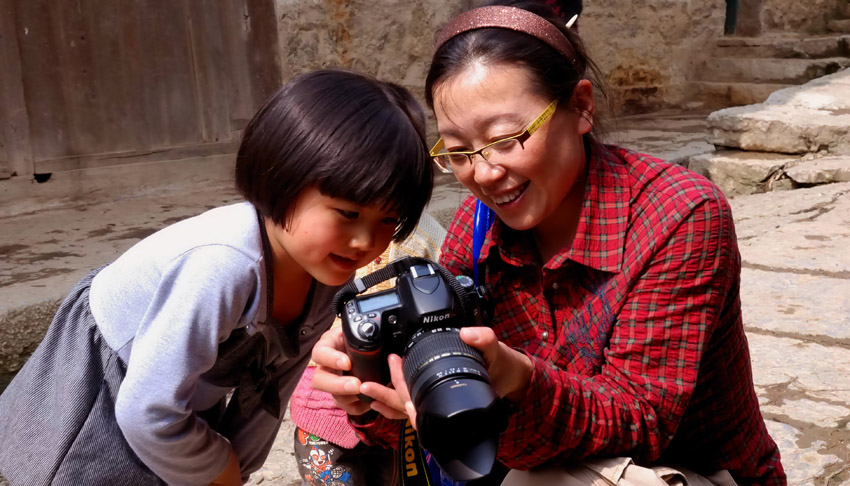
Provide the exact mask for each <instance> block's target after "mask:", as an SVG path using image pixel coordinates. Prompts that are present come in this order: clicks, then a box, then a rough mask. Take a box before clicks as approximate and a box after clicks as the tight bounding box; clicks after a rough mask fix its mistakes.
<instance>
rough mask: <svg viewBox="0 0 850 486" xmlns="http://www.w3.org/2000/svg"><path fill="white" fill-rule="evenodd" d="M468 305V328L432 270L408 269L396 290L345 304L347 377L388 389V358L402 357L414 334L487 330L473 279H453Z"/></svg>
mask: <svg viewBox="0 0 850 486" xmlns="http://www.w3.org/2000/svg"><path fill="white" fill-rule="evenodd" d="M457 281H458V283H460V286H461V288H462V289H463V290H462V291H463V292H465V293H466V294H467V296H468V297H469V300H470V302H471V303H472V312H473V319H474V321H473V322H466V321H465V317H464V315H463V310H462V308H461V305H460V302H459V300H458V299H459V296H458V297H456V296H455V295H453V293H454V291H453V289H452V288H450V286H449V285H448V283H447V282H446V280H445V278H444V276H443V275H441V274H440V273H439V272H437V271H436V270H435V268H434V265H432V264H429V263H421V264H417V265H411V266H409V267H408V269H407V270H406V271H404V270H403V271H402V273H400V274H399V275H398V280H397V281H396V286H395V287H394V288H391V289H388V290H384V291H381V292H375V293H372V294H366V295H360V296H356V297H354V298H352V299H351V300H349V301H348V302H346V303H345V305H344V308H343V312H342V315H341V318H342V329H343V334H344V335H345V347H346V352H347V353H348V355H349V357H350V358H351V374H352V375H354V376H356V377H357V378H359V379H360V380H361V381H374V382H377V383H381V384H387V383H389V381H390V376H389V369H388V368H387V357H388V356H389V355H390V354H393V353H395V354H397V355H399V356H404V355H405V354H406V353H405V349H406V348H407V347H408V346H409V345H411V344H412V341H411V340H412V338H413V337H414V335H416V334H417V333H420V332H422V331H424V330H429V329H440V330H442V329H449V328H460V327H463V326H470V325H485V322H486V317H485V315H484V314H485V309H486V305H485V302H486V301H485V299H484V297H483V296H482V295H481V294H479V292H478V290H477V289H475V288H474V286H473V284H472V279H470V278H469V277H466V276H460V277H457Z"/></svg>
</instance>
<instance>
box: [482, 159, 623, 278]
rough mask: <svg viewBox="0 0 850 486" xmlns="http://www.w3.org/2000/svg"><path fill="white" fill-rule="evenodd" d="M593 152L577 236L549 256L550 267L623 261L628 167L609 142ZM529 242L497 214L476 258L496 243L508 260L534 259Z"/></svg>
mask: <svg viewBox="0 0 850 486" xmlns="http://www.w3.org/2000/svg"><path fill="white" fill-rule="evenodd" d="M592 154H593V155H592V156H591V157H590V159H589V163H588V180H587V189H586V190H585V197H584V203H583V205H582V209H581V215H580V216H579V223H578V228H577V229H576V236H575V239H574V240H573V244H572V246H571V247H570V248H569V249H566V250H561V251H560V252H558V253H557V254H556V255H555V256H554V257H552V259H551V260H550V261H549V263H548V264H547V267H549V268H557V267H560V266H562V265H564V263H565V262H566V261H567V260H573V261H575V262H576V263H580V264H582V265H585V266H588V267H591V268H595V269H598V270H602V271H606V272H618V271H619V270H620V266H621V265H622V262H623V252H624V246H625V241H626V227H627V225H628V220H629V200H630V198H631V190H630V184H629V181H628V177H629V174H628V169H627V167H626V165H625V164H624V163H623V161H622V160H621V158H620V157H619V156H618V155H617V154H616V153H615V152H614V151H613V150H612V149H611V148H609V147H607V146H604V145H601V144H599V145H596V146H595V147H594V150H593V151H592ZM533 244H534V239H533V237H532V235H531V232H530V231H514V230H512V229H511V228H509V227H508V226H506V225H505V224H503V223H502V222H501V220H499V219H498V218H496V220H495V222H494V223H493V227H492V228H491V229H490V231H488V232H487V236H486V238H485V240H484V242H483V244H482V246H481V255H480V257H479V261H483V260H484V259H486V257H487V255H489V253H490V251H491V250H492V249H493V247H496V248H498V251H499V253H500V256H501V258H502V260H503V261H504V262H505V263H507V264H508V265H512V266H522V265H530V264H534V263H535V261H536V258H537V257H536V254H535V252H534V251H533V250H532V248H533Z"/></svg>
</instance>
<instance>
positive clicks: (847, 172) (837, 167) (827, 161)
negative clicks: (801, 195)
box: [785, 155, 850, 184]
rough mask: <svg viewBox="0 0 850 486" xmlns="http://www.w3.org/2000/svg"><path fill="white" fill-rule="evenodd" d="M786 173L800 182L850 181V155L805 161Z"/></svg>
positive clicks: (826, 182)
mask: <svg viewBox="0 0 850 486" xmlns="http://www.w3.org/2000/svg"><path fill="white" fill-rule="evenodd" d="M785 174H786V175H787V176H788V177H789V178H790V179H791V180H793V181H794V182H796V183H798V184H828V183H833V182H850V155H846V156H836V157H824V158H821V159H814V160H811V161H805V162H803V163H801V164H799V165H796V166H794V167H791V168H789V169H788V170H787V171H785Z"/></svg>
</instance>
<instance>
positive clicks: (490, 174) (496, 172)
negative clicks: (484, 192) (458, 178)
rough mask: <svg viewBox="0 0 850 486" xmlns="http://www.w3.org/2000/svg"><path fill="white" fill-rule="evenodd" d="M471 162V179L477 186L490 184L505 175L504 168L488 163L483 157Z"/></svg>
mask: <svg viewBox="0 0 850 486" xmlns="http://www.w3.org/2000/svg"><path fill="white" fill-rule="evenodd" d="M473 162H474V165H473V166H472V172H473V173H472V177H473V179H474V180H475V183H476V184H478V185H479V186H487V185H489V184H492V183H493V182H495V181H497V180H498V179H499V178H500V177H502V176H504V175H505V168H504V167H502V166H501V165H499V164H494V163H492V162H488V161H487V159H485V158H484V157H481V156H477V157H476V160H474V161H473Z"/></svg>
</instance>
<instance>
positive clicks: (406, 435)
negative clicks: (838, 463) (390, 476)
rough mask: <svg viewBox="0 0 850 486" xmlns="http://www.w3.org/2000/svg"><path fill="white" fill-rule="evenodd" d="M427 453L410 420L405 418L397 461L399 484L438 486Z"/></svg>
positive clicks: (405, 485) (399, 485) (402, 485)
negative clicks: (420, 444) (433, 478)
mask: <svg viewBox="0 0 850 486" xmlns="http://www.w3.org/2000/svg"><path fill="white" fill-rule="evenodd" d="M425 454H426V452H425V451H424V450H423V449H422V447H420V446H419V438H418V437H417V436H416V431H415V430H413V426H412V425H410V420H409V419H408V420H405V421H404V422H403V423H402V424H401V433H400V434H399V444H398V461H397V462H396V466H397V468H398V469H397V474H396V477H398V486H438V483H435V482H433V481H432V478H431V472H430V471H429V470H428V461H427V460H426V458H425Z"/></svg>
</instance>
